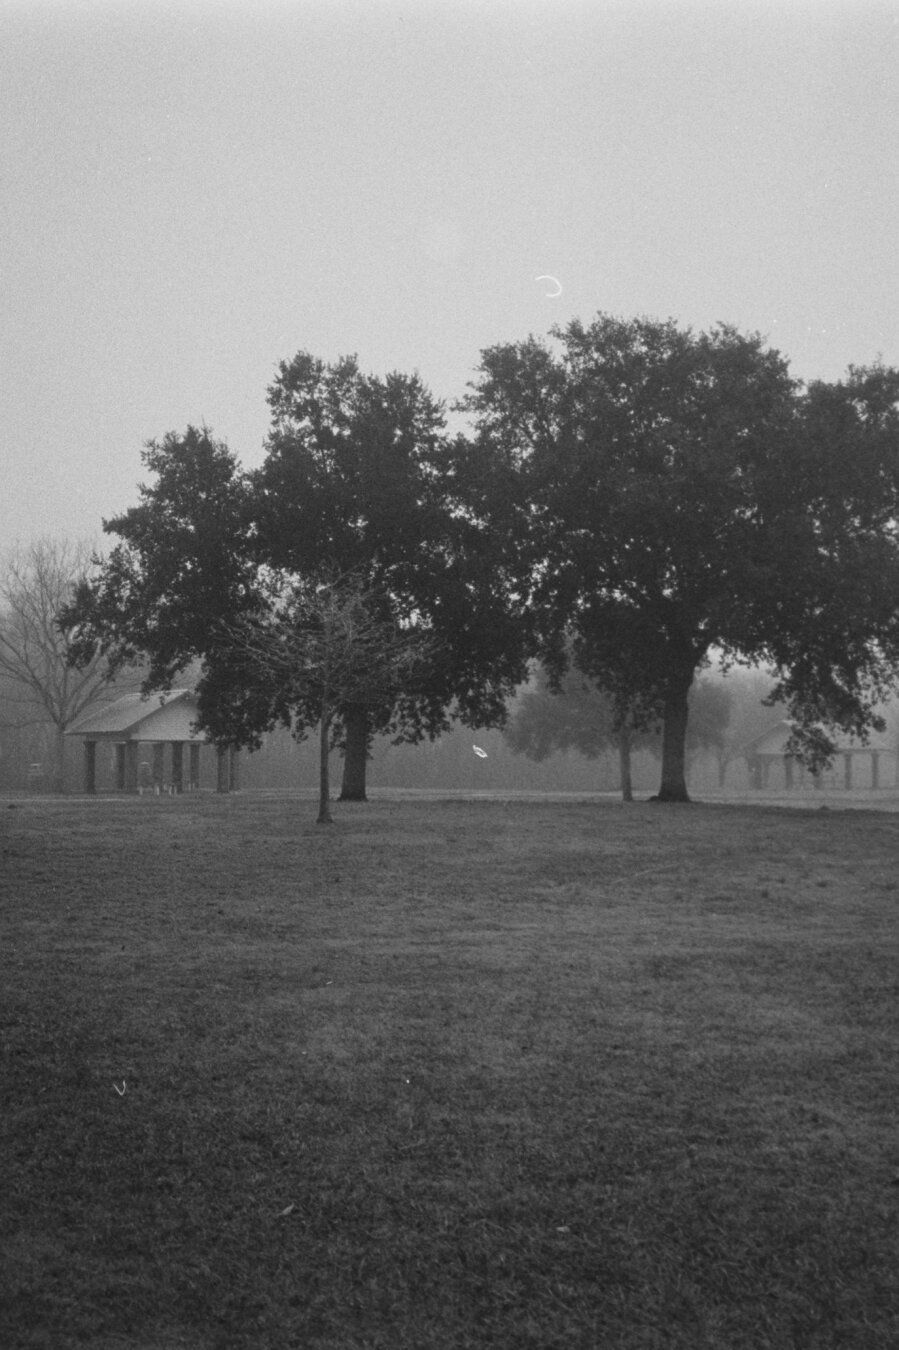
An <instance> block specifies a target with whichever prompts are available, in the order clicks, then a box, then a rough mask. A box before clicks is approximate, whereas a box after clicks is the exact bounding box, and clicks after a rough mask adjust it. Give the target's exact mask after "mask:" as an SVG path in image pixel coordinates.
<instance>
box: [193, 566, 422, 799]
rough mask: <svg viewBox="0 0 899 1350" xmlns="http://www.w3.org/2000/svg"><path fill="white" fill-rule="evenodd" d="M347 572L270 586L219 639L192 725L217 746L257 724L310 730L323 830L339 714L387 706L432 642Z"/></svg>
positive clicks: (244, 734) (246, 736)
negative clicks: (313, 729) (260, 607)
mask: <svg viewBox="0 0 899 1350" xmlns="http://www.w3.org/2000/svg"><path fill="white" fill-rule="evenodd" d="M382 599H383V598H382V597H379V596H378V594H377V592H376V591H374V590H373V589H372V588H370V587H368V586H366V584H365V582H364V581H363V580H362V579H361V578H360V577H359V576H357V575H356V574H354V573H350V574H346V575H343V576H339V575H334V574H332V573H327V572H326V573H323V574H321V575H320V576H319V578H318V579H317V580H316V581H312V582H303V583H299V582H297V581H296V580H293V581H289V582H288V581H284V580H281V579H278V578H273V579H272V581H271V584H270V588H269V602H268V605H267V607H266V609H265V611H264V612H263V613H257V614H254V615H250V616H247V617H245V618H244V619H243V620H242V621H240V622H239V623H236V624H232V625H229V626H228V627H227V628H226V629H223V630H222V633H221V646H220V648H219V655H218V656H217V657H215V656H214V657H212V659H211V660H208V661H207V667H206V674H205V676H204V681H203V682H201V686H200V709H201V718H200V723H201V725H202V726H204V727H205V729H206V730H207V731H209V732H210V733H211V734H212V736H213V738H214V739H216V740H218V741H219V742H220V743H225V742H226V741H228V740H231V741H232V743H233V742H235V741H240V740H250V739H251V738H252V737H253V736H254V735H255V734H257V733H258V731H259V729H260V727H261V726H269V727H271V726H273V725H275V724H276V723H277V722H279V721H280V722H281V723H284V724H287V725H291V724H292V725H293V726H294V728H295V730H294V734H295V735H296V734H298V733H297V728H302V727H303V726H304V725H310V724H316V725H317V727H318V734H319V809H318V824H320V825H330V824H332V823H333V818H332V816H331V805H330V802H331V792H330V777H329V752H330V749H331V733H332V729H333V727H334V724H335V722H336V721H337V720H338V719H340V718H345V717H346V716H347V715H348V710H353V709H359V708H371V707H376V706H380V705H383V704H384V703H388V704H389V703H392V702H394V701H395V700H396V698H397V697H398V695H399V694H401V693H402V692H403V691H404V690H406V689H407V688H408V685H409V682H410V679H412V678H413V676H414V673H415V671H416V670H417V669H418V668H420V667H421V666H422V665H423V664H424V663H425V662H426V661H427V660H428V659H429V658H432V657H433V655H434V644H433V643H432V642H431V641H430V639H429V638H428V637H427V636H423V635H422V634H421V633H420V632H418V631H416V630H415V629H414V628H412V627H403V626H402V625H400V624H398V623H397V622H396V620H395V619H394V618H393V617H391V616H390V614H389V609H388V608H387V607H386V606H385V605H384V604H383V603H382Z"/></svg>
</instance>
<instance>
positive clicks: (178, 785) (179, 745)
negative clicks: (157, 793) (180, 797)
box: [172, 741, 184, 792]
mask: <svg viewBox="0 0 899 1350" xmlns="http://www.w3.org/2000/svg"><path fill="white" fill-rule="evenodd" d="M172 791H173V792H183V791H184V742H183V741H172Z"/></svg>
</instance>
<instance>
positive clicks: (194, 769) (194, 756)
mask: <svg viewBox="0 0 899 1350" xmlns="http://www.w3.org/2000/svg"><path fill="white" fill-rule="evenodd" d="M187 779H188V785H189V788H190V791H191V792H196V790H197V788H198V787H199V786H200V746H199V743H198V742H197V741H191V743H190V769H189V770H188V775H187Z"/></svg>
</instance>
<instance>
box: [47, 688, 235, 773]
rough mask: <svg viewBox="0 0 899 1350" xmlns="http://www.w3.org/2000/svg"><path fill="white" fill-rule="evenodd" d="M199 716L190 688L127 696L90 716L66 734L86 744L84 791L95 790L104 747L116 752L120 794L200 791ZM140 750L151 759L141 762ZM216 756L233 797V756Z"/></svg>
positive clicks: (228, 753) (201, 741)
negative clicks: (99, 752)
mask: <svg viewBox="0 0 899 1350" xmlns="http://www.w3.org/2000/svg"><path fill="white" fill-rule="evenodd" d="M197 711H198V709H197V699H196V695H195V694H194V692H193V690H192V689H171V690H169V692H168V693H167V694H150V695H143V694H140V693H135V694H125V695H124V696H123V697H122V698H118V699H116V700H115V702H113V703H108V704H106V706H105V707H103V708H100V709H98V710H96V711H94V712H91V713H88V714H86V715H85V716H84V717H82V718H81V719H80V720H79V721H78V722H76V723H75V725H74V726H72V727H70V729H69V730H68V731H67V732H66V735H67V736H80V737H81V739H82V741H83V743H84V790H85V792H89V793H95V792H96V791H97V746H98V745H102V744H104V743H107V744H112V746H113V747H114V756H115V786H116V788H117V789H118V790H119V791H120V792H156V793H161V792H173V793H179V792H183V791H184V790H185V788H186V789H187V790H188V791H191V790H196V789H197V788H198V787H199V786H200V751H201V748H202V746H203V745H204V744H205V741H204V738H203V736H202V735H201V734H200V733H199V732H198V731H197V730H196V721H197ZM141 746H147V747H148V748H149V750H150V751H151V756H152V757H151V759H148V760H145V761H143V760H141ZM185 746H186V747H187V752H188V753H187V766H186V774H185V754H184V750H185ZM167 751H168V753H166V752H167ZM217 754H218V764H217V773H216V782H217V786H218V790H219V792H231V791H233V789H234V787H235V785H236V783H235V779H236V756H235V752H234V751H233V750H226V751H218V752H217ZM166 760H168V765H169V771H168V774H167V773H166Z"/></svg>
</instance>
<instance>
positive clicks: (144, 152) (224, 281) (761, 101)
mask: <svg viewBox="0 0 899 1350" xmlns="http://www.w3.org/2000/svg"><path fill="white" fill-rule="evenodd" d="M897 147H899V0H893V2H892V3H880V4H874V3H869V2H867V0H845V2H844V3H826V2H825V0H819V2H813V3H807V4H803V3H794V2H793V0H777V3H769V4H755V3H741V0H715V2H714V3H704V4H682V3H677V0H665V2H664V3H663V2H662V0H655V2H654V3H653V2H651V0H628V2H627V3H607V2H606V0H591V2H588V3H575V2H574V0H542V2H539V0H534V3H525V2H524V0H521V2H519V0H506V2H505V3H503V2H501V0H495V2H491V0H482V2H481V3H475V2H474V0H444V3H437V2H436V0H410V2H409V3H404V4H401V3H393V2H391V0H367V2H366V3H349V2H348V0H293V3H286V2H283V3H264V0H263V2H262V3H260V0H243V3H239V2H237V0H232V3H224V2H220V3H214V2H213V0H207V3H191V2H190V0H179V2H178V3H177V4H169V3H166V2H165V0H107V2H106V3H103V4H100V3H96V0H94V2H91V0H83V2H82V0H66V2H65V3H55V4H53V3H43V0H19V2H18V3H11V2H10V0H0V172H2V180H0V222H2V224H0V231H2V233H0V279H2V325H3V343H4V350H3V367H2V388H0V470H2V478H0V483H2V491H3V495H4V506H5V509H4V511H3V514H2V529H3V530H4V531H5V539H3V540H2V542H5V543H10V542H12V541H13V540H14V539H16V538H18V539H20V540H22V541H27V540H28V539H30V538H31V537H33V536H35V535H37V534H41V533H50V534H55V535H61V536H67V537H83V536H87V537H97V538H100V537H101V536H100V522H101V518H102V517H103V516H110V515H113V514H115V513H116V512H117V511H119V510H121V509H123V508H124V507H126V506H127V505H130V504H131V503H132V502H133V501H134V499H135V489H136V484H137V483H138V481H140V479H141V478H142V476H143V470H142V466H141V462H140V451H141V447H142V445H143V443H144V442H145V441H146V440H148V439H149V438H151V437H153V438H155V437H161V436H163V435H164V434H165V432H166V431H169V430H178V431H181V430H183V429H184V428H185V427H186V426H187V424H188V423H190V422H193V423H199V422H202V421H205V422H206V423H207V424H208V425H209V426H211V427H212V428H213V430H214V432H215V433H216V435H217V436H219V437H220V438H221V439H223V440H225V441H227V442H228V444H229V445H230V446H231V448H232V449H233V450H234V451H235V452H236V453H237V454H238V455H239V457H240V458H241V460H242V461H243V462H244V464H246V465H251V464H256V463H258V462H259V460H260V458H261V454H262V443H263V440H264V437H265V434H266V430H267V425H268V416H267V413H268V409H267V404H266V400H265V394H266V388H267V386H268V385H269V384H270V383H271V380H272V378H273V376H274V373H275V367H276V365H277V363H278V362H279V361H280V360H284V359H288V358H290V357H291V356H292V355H293V354H294V353H295V352H296V351H298V350H299V349H300V348H304V349H307V350H309V351H311V352H313V353H315V354H317V355H320V356H322V357H324V358H325V359H328V360H331V359H333V358H334V357H336V356H337V355H339V354H341V353H347V352H355V353H357V354H358V356H359V360H360V363H361V365H362V366H363V368H364V369H366V370H371V371H374V372H377V373H385V372H386V371H388V370H394V369H398V370H412V369H418V370H419V372H420V373H421V375H422V377H423V378H424V379H425V381H426V382H427V383H428V384H429V386H430V387H431V389H432V390H433V391H434V393H435V394H438V395H439V396H440V397H442V398H445V399H447V400H452V399H455V398H457V397H459V396H460V395H461V394H462V393H463V392H464V389H465V383H466V381H467V380H468V379H470V378H471V376H472V372H473V370H474V368H475V366H476V365H477V362H478V355H479V352H480V350H481V349H482V348H483V347H486V346H489V345H491V344H493V343H495V342H499V341H505V340H509V341H511V340H516V339H519V338H523V337H525V336H527V334H528V333H530V332H533V333H538V334H543V333H545V332H546V331H547V330H548V329H549V327H550V326H551V325H552V324H553V323H557V322H564V321H567V320H568V319H570V318H572V317H574V316H578V317H580V318H582V319H585V320H588V319H589V318H591V317H592V316H593V315H594V314H595V313H596V312H597V311H598V310H606V311H610V312H612V313H615V314H621V315H626V316H631V315H635V314H648V315H652V316H656V317H669V316H670V317H673V318H675V319H676V320H678V321H680V322H682V323H685V324H686V323H689V324H692V325H694V326H697V327H705V326H707V325H709V324H711V323H714V322H715V321H717V320H726V321H728V322H732V323H735V324H737V325H738V327H740V328H742V329H749V330H760V331H761V332H762V333H763V334H765V335H766V336H767V337H768V338H769V340H770V341H771V342H772V344H773V345H775V346H777V347H779V348H780V349H781V350H782V351H783V352H784V353H785V354H786V355H788V356H789V357H790V358H791V362H792V366H793V370H794V373H795V374H797V375H798V376H800V377H802V378H804V379H811V378H815V377H824V378H838V377H839V376H840V375H841V374H842V373H843V372H844V371H845V368H846V366H847V365H848V364H849V363H850V362H853V363H856V364H864V363H866V362H869V361H871V360H873V359H874V358H875V357H876V356H877V355H878V354H882V356H883V358H884V360H886V361H887V362H889V363H891V364H899V149H897ZM544 274H549V275H551V276H553V277H556V278H558V282H559V285H560V286H561V295H559V296H557V297H554V298H550V296H549V295H548V294H547V292H551V291H555V290H556V289H557V288H556V287H555V286H553V285H552V283H550V282H547V281H538V280H536V278H537V277H539V276H541V275H544Z"/></svg>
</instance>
